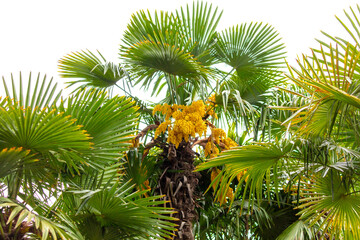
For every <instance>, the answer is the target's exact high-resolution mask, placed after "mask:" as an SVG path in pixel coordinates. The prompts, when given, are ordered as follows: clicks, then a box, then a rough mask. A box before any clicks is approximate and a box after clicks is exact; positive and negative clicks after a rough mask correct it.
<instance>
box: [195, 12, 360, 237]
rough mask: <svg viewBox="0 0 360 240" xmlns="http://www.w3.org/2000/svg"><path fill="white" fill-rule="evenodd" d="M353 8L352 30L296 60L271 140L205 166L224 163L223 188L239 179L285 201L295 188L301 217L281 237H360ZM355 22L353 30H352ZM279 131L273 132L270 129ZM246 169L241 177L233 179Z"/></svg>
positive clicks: (256, 198)
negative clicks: (283, 196)
mask: <svg viewBox="0 0 360 240" xmlns="http://www.w3.org/2000/svg"><path fill="white" fill-rule="evenodd" d="M350 10H351V13H350V14H348V13H347V12H345V13H346V17H347V20H348V21H349V22H350V25H349V26H347V25H346V24H344V22H343V21H341V20H340V19H339V21H340V23H341V24H342V25H343V26H344V27H345V29H346V30H347V31H348V33H349V35H350V40H347V39H346V38H345V37H343V36H342V37H333V36H331V35H329V34H325V35H326V36H327V37H328V39H330V41H331V43H327V42H325V41H320V40H319V43H320V44H321V45H320V49H314V50H313V52H312V55H311V56H303V58H302V59H301V60H299V61H298V68H295V67H289V73H288V74H287V78H288V79H289V80H291V81H292V83H290V84H289V85H288V86H287V87H286V88H282V90H281V91H282V93H280V94H279V95H278V96H277V98H276V99H275V102H274V104H273V106H271V115H270V118H269V123H271V125H270V124H269V125H268V126H267V127H271V128H273V127H275V129H276V131H268V132H263V134H266V136H268V139H269V142H261V143H252V144H250V145H245V146H241V147H238V148H237V149H234V150H230V151H227V152H225V153H223V154H221V155H220V156H219V157H218V158H215V159H212V160H211V161H209V162H206V163H204V164H202V165H200V166H199V168H198V170H204V169H208V168H213V167H219V166H225V167H223V171H222V172H221V173H220V174H219V175H220V177H221V178H222V182H221V184H219V186H218V188H217V191H218V194H221V193H223V192H225V191H227V189H228V188H229V186H232V187H234V184H236V190H235V191H236V192H237V195H238V198H240V199H242V200H243V202H245V200H248V201H249V202H250V203H251V204H253V206H254V208H255V206H256V205H255V204H256V203H257V204H259V203H261V202H263V201H264V199H266V198H267V199H268V201H269V202H271V201H275V202H278V203H279V202H280V203H281V202H282V198H281V195H282V194H283V193H284V192H289V195H290V196H292V198H293V201H292V203H291V205H292V207H293V208H294V210H295V211H296V215H297V219H296V220H295V221H294V222H293V223H292V224H291V225H290V226H289V227H288V228H287V229H285V230H284V231H283V232H282V233H281V234H280V235H279V236H277V239H357V238H359V234H360V229H359V218H358V216H359V214H360V208H359V206H360V205H359V203H360V196H359V182H358V174H359V172H358V161H359V158H360V153H359V149H360V145H359V143H360V141H359V123H358V119H359V114H360V95H359V93H360V92H359V84H360V81H359V56H360V55H359V45H358V41H359V35H358V33H359V26H360V25H359V22H358V20H357V19H358V15H359V13H360V8H359V6H357V11H354V10H353V9H352V8H351V9H350ZM351 28H353V29H351ZM270 133H271V134H273V135H272V136H271V135H270ZM239 174H242V176H241V178H240V179H239V181H238V182H236V181H234V179H235V178H236V177H237V176H238V175H239Z"/></svg>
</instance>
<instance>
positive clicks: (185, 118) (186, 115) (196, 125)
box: [153, 101, 207, 147]
mask: <svg viewBox="0 0 360 240" xmlns="http://www.w3.org/2000/svg"><path fill="white" fill-rule="evenodd" d="M156 112H161V113H162V114H163V115H164V116H165V122H163V123H161V124H160V125H159V127H158V128H157V129H156V131H155V138H157V137H158V136H159V135H160V134H162V133H165V131H166V130H168V139H167V142H169V143H172V144H174V145H175V146H176V147H178V146H179V144H180V143H181V141H182V140H183V139H184V140H185V141H189V137H190V136H191V137H195V136H196V134H197V135H199V136H202V135H205V134H206V127H207V126H206V123H205V121H204V120H203V117H204V116H205V114H206V112H205V105H204V103H203V102H202V101H196V102H193V103H192V104H191V105H189V106H184V105H176V104H174V105H172V106H170V105H168V104H164V105H157V106H155V108H154V110H153V114H155V113H156ZM170 118H173V119H174V121H173V122H172V121H171V120H170Z"/></svg>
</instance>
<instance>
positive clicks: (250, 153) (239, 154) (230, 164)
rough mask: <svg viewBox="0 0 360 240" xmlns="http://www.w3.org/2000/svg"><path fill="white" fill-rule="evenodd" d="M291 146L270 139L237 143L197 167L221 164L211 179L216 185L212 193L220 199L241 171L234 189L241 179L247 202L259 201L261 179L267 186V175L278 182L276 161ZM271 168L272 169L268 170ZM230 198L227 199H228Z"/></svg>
mask: <svg viewBox="0 0 360 240" xmlns="http://www.w3.org/2000/svg"><path fill="white" fill-rule="evenodd" d="M291 146H292V145H291V144H284V147H280V146H277V145H274V144H271V143H266V144H265V143H264V144H259V145H248V146H241V147H238V148H235V149H232V150H228V151H224V152H222V153H221V154H220V155H219V156H218V157H216V158H213V159H211V160H209V161H208V162H205V163H202V164H200V165H199V166H198V167H197V170H198V171H201V170H206V169H209V168H214V167H221V166H225V167H224V169H223V170H222V172H221V173H220V174H219V175H218V176H217V177H216V178H215V179H214V180H213V182H212V185H214V186H215V188H216V189H217V190H216V191H217V193H216V196H217V197H218V198H219V197H220V199H221V198H222V199H223V200H224V199H225V194H223V193H224V192H225V193H226V192H227V191H228V189H229V187H230V185H231V183H232V182H233V180H234V179H235V178H236V177H237V176H238V175H239V174H242V176H241V178H240V180H239V184H238V188H237V190H236V192H238V191H240V189H241V186H242V184H243V183H244V184H245V187H244V189H243V196H242V197H243V199H247V196H249V202H250V206H251V205H253V204H254V202H255V201H258V202H259V201H261V199H262V194H263V185H264V182H265V183H266V185H267V188H268V189H269V188H270V178H271V176H272V181H273V182H275V185H276V183H277V182H278V179H277V164H278V162H279V160H280V159H282V158H284V157H285V156H286V154H287V153H288V152H289V151H290V149H291ZM271 171H273V173H272V174H271ZM219 179H221V181H219ZM219 182H220V183H219ZM233 200H234V199H231V201H233Z"/></svg>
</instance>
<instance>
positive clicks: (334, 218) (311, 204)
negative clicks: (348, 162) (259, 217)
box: [298, 171, 360, 239]
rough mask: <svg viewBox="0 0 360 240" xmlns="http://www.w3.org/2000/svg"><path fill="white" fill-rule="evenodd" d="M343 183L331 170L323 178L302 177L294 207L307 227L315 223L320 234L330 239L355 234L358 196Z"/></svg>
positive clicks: (359, 206) (359, 205) (359, 210)
mask: <svg viewBox="0 0 360 240" xmlns="http://www.w3.org/2000/svg"><path fill="white" fill-rule="evenodd" d="M347 185H348V183H347V182H346V180H345V179H342V176H341V174H339V173H337V172H335V171H332V174H328V175H327V176H326V177H325V178H323V177H321V176H312V177H311V178H304V179H303V180H302V186H301V192H300V196H301V199H300V203H301V205H300V206H299V207H298V208H299V209H301V211H300V212H299V214H300V219H301V220H303V221H304V222H306V223H308V224H309V226H310V227H311V226H314V225H317V226H318V231H320V232H321V234H322V236H324V235H327V236H329V237H330V239H332V238H334V237H335V238H341V237H344V238H345V239H347V238H355V239H356V238H359V237H360V229H359V217H358V216H359V214H360V197H359V196H358V194H357V191H356V190H355V191H354V190H353V189H350V188H349V187H348V186H347ZM305 189H306V190H305Z"/></svg>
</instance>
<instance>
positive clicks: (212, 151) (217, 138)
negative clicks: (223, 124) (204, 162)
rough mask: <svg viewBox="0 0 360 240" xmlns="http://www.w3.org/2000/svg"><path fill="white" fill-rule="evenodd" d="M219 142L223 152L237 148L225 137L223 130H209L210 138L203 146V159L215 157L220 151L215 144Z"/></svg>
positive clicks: (235, 144) (234, 143)
mask: <svg viewBox="0 0 360 240" xmlns="http://www.w3.org/2000/svg"><path fill="white" fill-rule="evenodd" d="M220 142H221V143H222V148H223V149H225V150H228V149H230V148H232V147H236V146H237V143H236V142H234V141H233V140H232V139H231V138H228V137H226V133H225V131H224V130H222V129H221V128H211V137H210V138H209V141H208V142H207V144H206V146H205V157H208V156H210V158H213V157H216V156H217V155H218V154H219V153H220V151H219V148H218V147H217V146H216V145H215V143H216V144H220Z"/></svg>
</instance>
